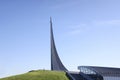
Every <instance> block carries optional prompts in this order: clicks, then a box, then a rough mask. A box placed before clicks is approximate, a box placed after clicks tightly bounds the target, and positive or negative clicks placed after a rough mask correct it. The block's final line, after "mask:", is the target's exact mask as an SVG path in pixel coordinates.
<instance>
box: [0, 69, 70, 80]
mask: <svg viewBox="0 0 120 80" xmlns="http://www.w3.org/2000/svg"><path fill="white" fill-rule="evenodd" d="M0 80H69V79H68V78H67V77H66V75H65V72H59V71H48V70H36V71H30V72H28V73H25V74H21V75H16V76H11V77H6V78H1V79H0Z"/></svg>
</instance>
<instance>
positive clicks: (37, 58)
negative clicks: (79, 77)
mask: <svg viewBox="0 0 120 80" xmlns="http://www.w3.org/2000/svg"><path fill="white" fill-rule="evenodd" d="M50 16H51V17H52V21H53V29H54V37H55V42H56V47H57V50H58V53H59V56H60V58H61V60H62V62H63V64H64V65H65V66H66V68H67V69H69V70H71V71H76V70H77V66H81V65H85V66H106V67H119V68H120V64H119V63H120V0H0V77H6V76H11V75H16V74H21V73H25V72H28V71H30V70H37V69H47V70H50V31H49V30H50V28H49V25H50V23H49V18H50Z"/></svg>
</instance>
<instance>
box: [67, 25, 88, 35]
mask: <svg viewBox="0 0 120 80" xmlns="http://www.w3.org/2000/svg"><path fill="white" fill-rule="evenodd" d="M87 29H88V27H87V25H86V24H79V25H76V26H71V27H70V32H69V34H70V35H78V34H80V33H82V32H83V31H86V30H87Z"/></svg>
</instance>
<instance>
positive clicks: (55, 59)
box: [50, 18, 67, 71]
mask: <svg viewBox="0 0 120 80" xmlns="http://www.w3.org/2000/svg"><path fill="white" fill-rule="evenodd" d="M50 35H51V36H50V38H51V70H57V71H67V69H66V68H65V67H64V65H63V64H62V62H61V60H60V58H59V56H58V53H57V50H56V47H55V42H54V36H53V29H52V19H51V18H50Z"/></svg>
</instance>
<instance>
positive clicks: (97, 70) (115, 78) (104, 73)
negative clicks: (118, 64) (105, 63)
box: [78, 66, 120, 80]
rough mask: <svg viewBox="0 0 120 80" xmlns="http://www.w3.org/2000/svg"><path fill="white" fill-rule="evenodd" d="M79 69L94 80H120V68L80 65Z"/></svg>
mask: <svg viewBox="0 0 120 80" xmlns="http://www.w3.org/2000/svg"><path fill="white" fill-rule="evenodd" d="M78 69H79V70H80V72H82V73H84V74H86V75H88V76H89V77H90V78H92V79H93V80H120V68H110V67H92V66H79V67H78Z"/></svg>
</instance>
